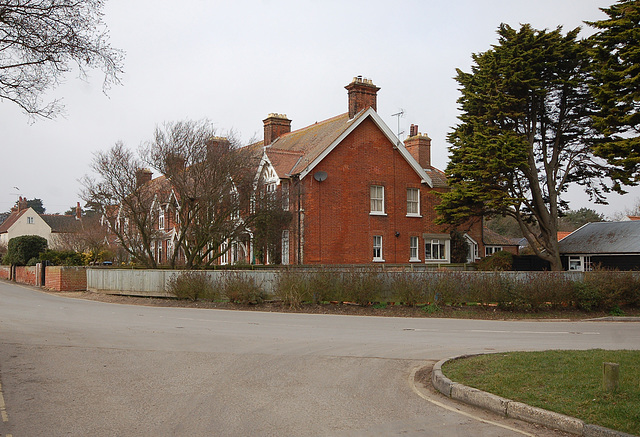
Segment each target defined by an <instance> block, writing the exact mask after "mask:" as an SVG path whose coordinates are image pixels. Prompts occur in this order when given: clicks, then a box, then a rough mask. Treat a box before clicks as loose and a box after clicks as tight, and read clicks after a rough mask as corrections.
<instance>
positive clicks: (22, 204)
mask: <svg viewBox="0 0 640 437" xmlns="http://www.w3.org/2000/svg"><path fill="white" fill-rule="evenodd" d="M27 208H29V205H28V204H27V198H26V197H22V196H20V197H19V198H18V212H20V211H24V210H25V209H27Z"/></svg>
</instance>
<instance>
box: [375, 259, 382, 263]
mask: <svg viewBox="0 0 640 437" xmlns="http://www.w3.org/2000/svg"><path fill="white" fill-rule="evenodd" d="M372 262H374V263H383V262H385V261H384V260H383V259H373V261H372Z"/></svg>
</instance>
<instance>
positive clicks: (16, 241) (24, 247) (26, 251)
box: [3, 235, 48, 266]
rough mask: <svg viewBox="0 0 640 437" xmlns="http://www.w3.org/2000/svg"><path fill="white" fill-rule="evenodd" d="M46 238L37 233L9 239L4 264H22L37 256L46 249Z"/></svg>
mask: <svg viewBox="0 0 640 437" xmlns="http://www.w3.org/2000/svg"><path fill="white" fill-rule="evenodd" d="M47 244H48V243H47V239H46V238H43V237H40V236H39V235H22V236H20V237H14V238H12V239H11V240H9V244H8V245H7V254H6V255H5V256H4V260H3V262H4V263H5V264H15V265H19V266H24V265H26V264H27V262H29V260H31V259H32V258H38V256H39V255H40V253H42V252H44V251H45V250H46V249H47Z"/></svg>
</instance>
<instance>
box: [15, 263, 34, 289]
mask: <svg viewBox="0 0 640 437" xmlns="http://www.w3.org/2000/svg"><path fill="white" fill-rule="evenodd" d="M16 282H20V283H21V284H28V285H36V267H35V266H17V267H16Z"/></svg>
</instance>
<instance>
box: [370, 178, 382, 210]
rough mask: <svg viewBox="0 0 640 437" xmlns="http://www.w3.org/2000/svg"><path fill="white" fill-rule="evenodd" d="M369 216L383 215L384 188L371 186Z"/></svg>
mask: <svg viewBox="0 0 640 437" xmlns="http://www.w3.org/2000/svg"><path fill="white" fill-rule="evenodd" d="M370 197H371V214H373V215H384V187H383V186H381V185H371V189H370Z"/></svg>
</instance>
